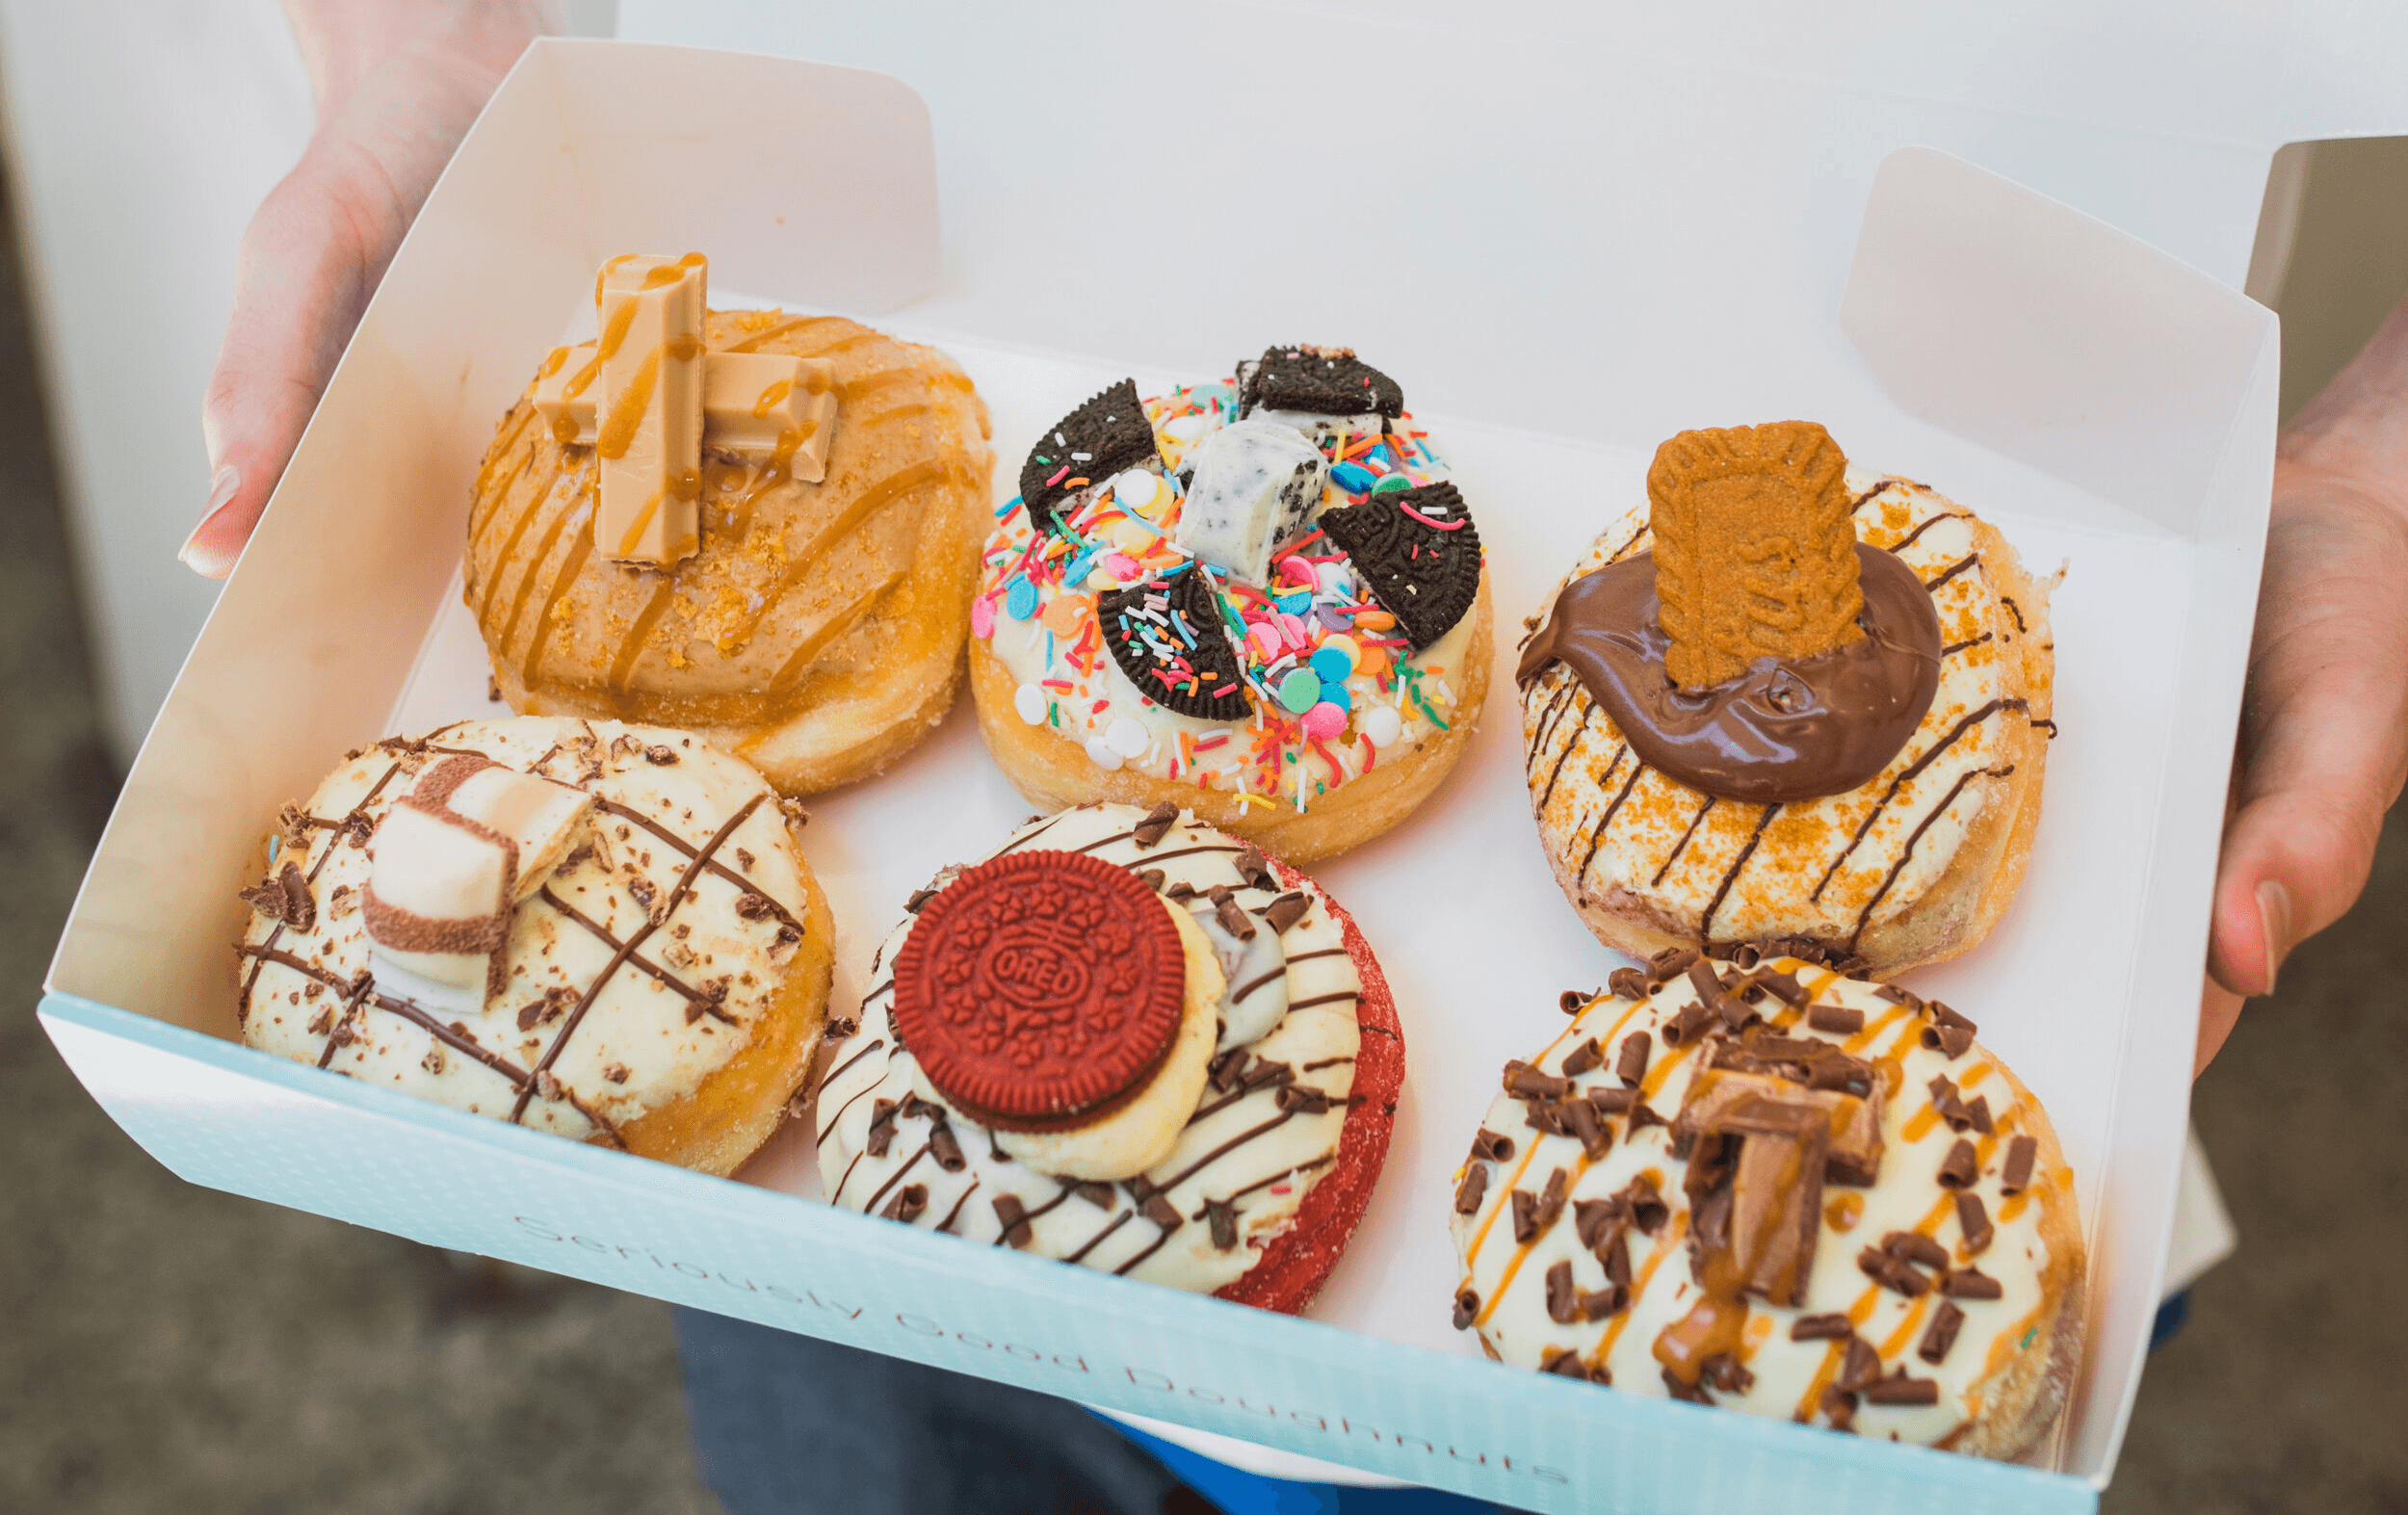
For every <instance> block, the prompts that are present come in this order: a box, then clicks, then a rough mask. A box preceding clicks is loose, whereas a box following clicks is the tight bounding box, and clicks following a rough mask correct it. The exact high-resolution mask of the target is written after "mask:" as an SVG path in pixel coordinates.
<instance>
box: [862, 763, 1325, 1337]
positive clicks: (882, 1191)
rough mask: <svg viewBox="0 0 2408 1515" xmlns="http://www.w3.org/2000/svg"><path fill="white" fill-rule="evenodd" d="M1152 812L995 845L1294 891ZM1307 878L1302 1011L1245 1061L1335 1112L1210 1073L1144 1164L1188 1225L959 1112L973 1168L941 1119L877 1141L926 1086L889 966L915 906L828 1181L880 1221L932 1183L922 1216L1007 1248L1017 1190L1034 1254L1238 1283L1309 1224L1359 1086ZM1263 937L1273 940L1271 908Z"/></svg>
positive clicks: (1242, 896)
mask: <svg viewBox="0 0 2408 1515" xmlns="http://www.w3.org/2000/svg"><path fill="white" fill-rule="evenodd" d="M1144 814H1145V813H1144V812H1143V811H1141V810H1138V809H1136V808H1134V807H1132V806H1128V805H1091V806H1083V807H1081V808H1079V809H1076V810H1065V811H1063V812H1061V813H1060V815H1058V816H1055V817H1052V818H1051V819H1049V820H1045V821H1040V822H1035V823H1031V824H1030V825H1028V826H1026V827H1023V828H1022V829H1021V830H1020V831H1019V832H1017V833H1015V834H1014V835H1013V836H1012V837H1011V838H1010V839H1009V840H1008V841H1007V842H1006V843H1005V844H1004V845H1003V846H1002V847H1001V848H998V849H996V851H995V852H993V853H990V854H988V855H989V856H996V855H1000V854H1001V853H1003V852H1006V851H1011V850H1016V849H1022V848H1038V849H1061V850H1066V851H1081V852H1087V853H1090V854H1092V855H1094V856H1097V857H1101V858H1103V859H1105V860H1106V861H1108V862H1112V863H1116V864H1120V865H1122V866H1124V867H1127V868H1130V869H1132V870H1140V871H1141V870H1146V869H1160V870H1161V871H1162V872H1163V874H1164V875H1165V880H1164V887H1165V888H1168V887H1169V886H1171V885H1173V884H1178V883H1186V884H1187V885H1189V886H1190V887H1191V888H1192V889H1195V890H1196V891H1198V892H1202V891H1205V890H1209V889H1211V888H1212V887H1213V886H1215V885H1222V886H1225V887H1227V888H1229V889H1230V890H1231V891H1233V894H1232V898H1233V899H1234V900H1235V901H1237V902H1238V904H1239V905H1240V906H1241V907H1243V908H1244V909H1245V910H1247V911H1248V912H1259V911H1261V910H1262V909H1264V908H1265V907H1267V906H1268V905H1269V903H1270V901H1272V900H1274V899H1276V898H1278V896H1279V895H1280V894H1282V893H1285V892H1286V891H1285V890H1284V889H1277V888H1274V889H1269V890H1266V889H1261V888H1257V887H1255V886H1253V885H1250V884H1247V883H1246V882H1245V881H1244V879H1243V876H1242V875H1240V874H1239V873H1238V869H1237V863H1236V860H1237V857H1238V854H1239V852H1240V850H1241V844H1240V843H1238V842H1236V841H1234V840H1232V839H1231V838H1229V837H1228V836H1225V835H1223V834H1222V833H1220V832H1218V831H1216V830H1213V829H1212V828H1210V827H1208V826H1203V825H1198V824H1196V823H1194V822H1193V821H1191V820H1189V819H1187V818H1184V817H1183V818H1181V819H1180V820H1179V821H1178V822H1176V823H1173V824H1172V825H1171V826H1170V828H1169V829H1168V830H1167V831H1165V833H1164V834H1163V837H1162V839H1161V840H1160V841H1159V842H1157V843H1156V844H1155V845H1154V846H1152V847H1150V848H1146V847H1139V845H1138V843H1137V841H1136V839H1135V837H1134V836H1133V835H1132V833H1133V831H1134V830H1135V828H1136V825H1137V823H1138V822H1139V821H1141V820H1142V819H1144ZM1298 889H1299V890H1300V891H1301V892H1302V893H1303V894H1304V896H1305V897H1306V899H1307V901H1309V904H1308V907H1307V908H1306V910H1305V912H1304V914H1303V915H1301V916H1299V917H1298V918H1297V919H1296V921H1295V922H1294V923H1293V924H1291V925H1290V926H1289V927H1288V929H1287V930H1286V931H1285V932H1283V933H1281V947H1282V950H1283V962H1282V964H1281V967H1280V970H1279V972H1280V978H1279V980H1277V981H1278V982H1279V983H1280V985H1281V986H1282V987H1283V988H1284V989H1285V991H1286V993H1287V996H1288V1002H1287V1007H1286V1010H1285V1012H1284V1013H1283V1014H1282V1015H1280V1016H1279V1018H1278V1019H1277V1021H1276V1023H1275V1024H1273V1025H1272V1026H1271V1027H1270V1028H1269V1030H1268V1031H1266V1032H1264V1033H1263V1035H1262V1036H1261V1037H1260V1038H1259V1039H1257V1040H1255V1041H1254V1042H1252V1043H1251V1044H1250V1045H1249V1046H1247V1047H1246V1048H1245V1049H1244V1054H1243V1056H1244V1057H1245V1058H1246V1065H1247V1066H1249V1067H1251V1066H1256V1065H1259V1064H1267V1063H1274V1062H1275V1063H1284V1064H1286V1065H1287V1066H1288V1067H1289V1068H1291V1069H1294V1070H1295V1076H1294V1078H1293V1080H1292V1081H1291V1082H1292V1084H1294V1085H1296V1086H1299V1087H1304V1088H1312V1089H1318V1090H1320V1091H1321V1092H1322V1093H1323V1094H1325V1095H1326V1096H1328V1099H1329V1108H1328V1110H1325V1111H1322V1112H1321V1113H1311V1112H1308V1111H1304V1110H1293V1111H1291V1110H1281V1109H1280V1108H1279V1102H1278V1090H1279V1088H1280V1087H1281V1085H1280V1084H1269V1083H1265V1084H1260V1085H1258V1086H1256V1087H1254V1088H1250V1089H1248V1088H1244V1087H1243V1086H1241V1087H1238V1088H1233V1089H1229V1090H1226V1091H1224V1090H1222V1089H1219V1088H1216V1087H1214V1086H1213V1085H1212V1084H1205V1086H1204V1087H1203V1089H1202V1091H1201V1093H1200V1094H1199V1095H1197V1096H1196V1097H1195V1099H1194V1102H1193V1105H1192V1110H1193V1113H1192V1114H1191V1115H1190V1116H1189V1118H1188V1120H1187V1123H1186V1124H1185V1125H1184V1127H1182V1129H1181V1130H1180V1133H1179V1136H1178V1142H1177V1145H1176V1146H1175V1147H1174V1148H1173V1150H1172V1151H1171V1153H1170V1154H1169V1156H1167V1157H1165V1158H1164V1159H1163V1160H1162V1161H1160V1162H1156V1163H1154V1164H1153V1165H1152V1166H1150V1167H1149V1168H1147V1169H1146V1171H1145V1174H1144V1177H1145V1179H1146V1180H1147V1181H1148V1183H1149V1184H1150V1185H1151V1186H1153V1187H1155V1188H1160V1189H1161V1191H1162V1193H1163V1195H1164V1196H1165V1197H1166V1198H1167V1199H1168V1200H1169V1202H1170V1203H1171V1204H1172V1205H1173V1206H1175V1207H1176V1209H1177V1213H1178V1215H1179V1216H1180V1224H1179V1225H1178V1226H1176V1227H1174V1228H1172V1229H1170V1230H1168V1231H1165V1230H1164V1228H1163V1227H1161V1226H1160V1225H1158V1224H1157V1223H1156V1222H1155V1221H1154V1220H1153V1219H1152V1218H1151V1217H1149V1216H1148V1215H1146V1214H1145V1213H1144V1210H1143V1208H1142V1207H1141V1204H1140V1202H1139V1201H1138V1200H1136V1199H1135V1198H1133V1196H1132V1194H1131V1191H1130V1187H1129V1186H1128V1185H1127V1184H1125V1183H1124V1184H1114V1185H1108V1186H1093V1185H1089V1186H1084V1187H1083V1186H1082V1185H1080V1184H1078V1183H1076V1182H1065V1181H1064V1180H1062V1179H1059V1178H1057V1177H1055V1176H1053V1175H1051V1174H1048V1173H1045V1172H1042V1171H1039V1170H1038V1169H1037V1168H1035V1167H1033V1166H1031V1165H1030V1164H1029V1163H1028V1162H1024V1161H1021V1160H1019V1159H1017V1158H1014V1157H1013V1156H1012V1155H1011V1154H1010V1153H1009V1152H1008V1151H1005V1150H1003V1149H1002V1148H1000V1147H998V1146H997V1145H996V1143H995V1141H994V1140H993V1139H991V1135H990V1133H989V1132H988V1131H987V1130H986V1129H985V1128H983V1127H982V1126H980V1125H978V1124H977V1123H976V1122H973V1121H970V1120H967V1119H965V1118H963V1117H961V1116H960V1115H958V1114H955V1115H954V1116H952V1117H951V1118H950V1120H949V1122H948V1124H949V1125H950V1127H951V1129H952V1131H953V1134H954V1137H955V1140H956V1141H957V1142H958V1143H959V1145H960V1149H961V1152H962V1154H963V1156H964V1157H965V1158H966V1159H967V1161H966V1162H964V1163H963V1165H962V1167H961V1168H960V1170H959V1171H956V1172H948V1171H946V1170H945V1169H944V1168H943V1166H942V1165H941V1164H940V1163H939V1162H937V1161H936V1157H935V1154H934V1152H933V1150H932V1148H931V1144H930V1138H931V1136H932V1134H933V1131H934V1122H933V1121H932V1120H930V1119H929V1117H928V1116H927V1115H925V1114H919V1113H914V1114H911V1115H900V1114H899V1115H897V1116H895V1117H894V1120H893V1125H894V1127H895V1135H894V1137H893V1139H892V1141H891V1142H890V1143H889V1144H888V1146H887V1148H886V1151H885V1153H884V1155H882V1156H879V1155H874V1154H872V1153H871V1152H870V1151H869V1140H870V1128H871V1126H872V1124H873V1122H874V1119H875V1113H874V1112H875V1111H876V1110H877V1104H878V1102H879V1101H880V1100H892V1101H895V1102H896V1103H897V1104H899V1105H900V1104H901V1102H902V1101H903V1096H904V1095H905V1094H908V1093H912V1092H915V1090H919V1089H922V1088H924V1087H925V1085H926V1084H927V1081H926V1079H925V1078H924V1077H921V1076H920V1075H919V1074H918V1071H917V1070H918V1063H917V1062H916V1060H915V1059H914V1058H912V1057H911V1055H910V1054H909V1053H908V1052H905V1051H903V1050H900V1049H899V1048H898V1047H897V1045H896V1038H895V1031H894V1023H893V1006H894V980H893V978H892V977H891V975H885V974H883V973H882V972H881V971H880V968H881V966H882V965H885V964H891V963H892V962H893V961H894V960H895V954H896V953H898V952H899V951H901V950H902V947H903V941H904V939H905V938H906V937H907V936H908V935H909V934H910V931H911V927H912V925H913V920H914V918H911V917H906V918H905V919H904V920H903V924H902V925H900V926H898V927H896V928H895V930H894V932H893V933H892V934H891V935H889V936H888V937H887V939H886V941H885V943H884V945H882V946H881V947H880V948H879V949H878V953H877V958H876V959H875V964H874V967H873V970H872V972H873V978H874V979H875V980H877V981H876V986H875V987H874V988H873V989H872V990H871V992H870V994H869V996H868V997H867V999H866V1000H865V1002H864V1004H863V1006H862V1010H861V1017H860V1024H859V1025H858V1027H856V1028H855V1029H854V1030H853V1031H852V1032H851V1034H850V1035H848V1036H846V1037H845V1038H844V1039H843V1040H842V1041H840V1042H839V1043H837V1045H836V1046H834V1047H833V1048H832V1049H830V1051H829V1053H828V1056H827V1066H828V1070H829V1071H828V1073H827V1074H826V1076H825V1078H824V1081H823V1082H822V1084H821V1085H820V1093H819V1121H820V1136H819V1139H820V1173H821V1181H822V1184H823V1186H824V1188H825V1189H826V1191H827V1194H828V1197H829V1199H830V1201H831V1202H832V1203H835V1204H840V1205H846V1206H850V1207H851V1208H853V1209H856V1210H864V1211H869V1212H872V1213H874V1214H875V1213H877V1211H879V1210H880V1209H882V1208H883V1207H885V1206H886V1205H887V1204H888V1203H889V1201H890V1200H891V1198H892V1197H893V1194H894V1193H895V1191H896V1190H897V1188H900V1187H902V1186H904V1185H908V1184H925V1185H926V1186H928V1199H927V1204H926V1207H925V1208H924V1209H923V1210H922V1211H921V1213H920V1215H918V1216H917V1218H916V1219H915V1221H914V1223H915V1224H918V1225H923V1226H930V1227H934V1228H936V1229H938V1230H943V1231H950V1232H952V1233H954V1234H955V1235H957V1236H960V1237H962V1238H964V1239H966V1240H968V1241H977V1242H982V1243H996V1242H1000V1241H1001V1240H1002V1237H1003V1225H1002V1223H1001V1221H999V1220H998V1218H997V1216H996V1212H995V1208H994V1203H993V1202H994V1200H995V1199H997V1198H998V1197H1000V1196H1004V1195H1009V1196H1011V1197H1012V1198H1014V1199H1017V1200H1018V1201H1019V1202H1020V1204H1021V1206H1022V1208H1023V1209H1024V1210H1025V1211H1026V1212H1027V1214H1028V1215H1029V1221H1028V1226H1029V1241H1028V1249H1029V1250H1030V1251H1032V1252H1034V1253H1036V1254H1037V1255H1039V1256H1043V1257H1053V1258H1060V1259H1063V1260H1065V1261H1070V1262H1076V1263H1080V1264H1083V1265H1085V1266H1086V1267H1096V1268H1102V1269H1104V1270H1106V1271H1109V1272H1119V1273H1126V1274H1128V1275H1130V1276H1132V1277H1136V1278H1143V1279H1147V1280H1149V1281H1151V1282H1155V1283H1161V1284H1167V1285H1169V1286H1171V1287H1173V1288H1177V1289H1188V1290H1192V1291H1195V1292H1197V1293H1210V1292H1212V1291H1214V1290H1217V1289H1220V1288H1222V1287H1224V1286H1226V1285H1228V1284H1231V1283H1234V1282H1236V1281H1237V1280H1238V1279H1239V1278H1240V1277H1242V1276H1243V1274H1244V1273H1245V1272H1246V1270H1247V1269H1248V1268H1249V1267H1252V1266H1253V1265H1254V1262H1255V1260H1256V1258H1257V1257H1258V1256H1259V1255H1260V1252H1261V1249H1262V1247H1263V1246H1264V1245H1266V1244H1268V1243H1269V1241H1272V1240H1274V1239H1276V1238H1277V1237H1278V1236H1279V1235H1280V1234H1281V1233H1282V1232H1284V1231H1285V1230H1286V1229H1287V1228H1288V1226H1289V1224H1290V1223H1291V1222H1292V1221H1294V1219H1295V1218H1296V1210H1297V1208H1298V1207H1299V1206H1300V1205H1302V1203H1303V1201H1304V1196H1305V1194H1306V1193H1307V1192H1308V1191H1309V1190H1310V1189H1311V1188H1312V1187H1313V1185H1314V1184H1315V1183H1317V1182H1319V1180H1320V1178H1321V1177H1322V1174H1324V1173H1325V1172H1327V1171H1328V1164H1329V1162H1330V1161H1331V1160H1332V1159H1333V1158H1334V1157H1335V1156H1336V1154H1337V1150H1338V1142H1339V1138H1340V1134H1341V1132H1342V1130H1343V1128H1344V1126H1345V1123H1346V1110H1347V1097H1348V1095H1349V1094H1350V1093H1352V1091H1353V1087H1354V1057H1355V1053H1356V1051H1357V1049H1358V1046H1359V1044H1360V1038H1361V1031H1360V1028H1359V1026H1358V1024H1357V1022H1356V1019H1355V998H1356V996H1357V995H1358V994H1359V993H1360V992H1361V988H1362V983H1361V980H1360V979H1359V977H1358V976H1357V974H1356V973H1355V969H1354V963H1353V959H1352V958H1350V957H1349V956H1348V954H1347V951H1346V944H1345V938H1344V935H1343V932H1342V929H1341V927H1339V925H1338V923H1337V921H1336V920H1335V919H1334V918H1333V917H1332V916H1331V915H1330V913H1329V911H1328V909H1327V907H1326V905H1325V903H1324V902H1323V900H1322V895H1321V892H1320V891H1319V889H1317V888H1316V887H1315V886H1314V885H1313V884H1312V883H1311V882H1310V881H1309V880H1307V881H1305V882H1303V883H1301V884H1299V885H1298ZM1256 934H1257V936H1263V935H1268V934H1269V928H1268V927H1267V926H1266V925H1265V924H1264V923H1263V922H1262V920H1261V918H1260V917H1259V915H1258V916H1257V917H1256ZM1263 987H1264V985H1263V983H1262V982H1261V980H1259V979H1258V980H1243V979H1233V980H1231V981H1230V983H1229V985H1228V989H1227V995H1228V997H1229V999H1230V1000H1231V1001H1232V1002H1234V1004H1235V1005H1236V1006H1241V1007H1243V1006H1244V1005H1245V1003H1246V1002H1247V1001H1248V1000H1250V999H1251V998H1252V996H1253V995H1255V994H1259V993H1261V992H1262V990H1263ZM922 1098H924V1099H925V1098H927V1095H926V1094H925V1093H923V1094H922ZM1089 1194H1093V1195H1094V1196H1095V1197H1093V1198H1090V1197H1088V1195H1089ZM1208 1200H1209V1201H1223V1202H1227V1203H1229V1204H1231V1205H1234V1207H1235V1225H1236V1232H1237V1240H1236V1244H1235V1245H1233V1246H1232V1247H1230V1248H1228V1249H1227V1250H1222V1249H1220V1248H1217V1247H1216V1246H1215V1245H1214V1244H1213V1240H1212V1229H1213V1228H1212V1226H1211V1224H1210V1223H1209V1220H1208V1217H1207V1211H1206V1202H1207V1201H1208Z"/></svg>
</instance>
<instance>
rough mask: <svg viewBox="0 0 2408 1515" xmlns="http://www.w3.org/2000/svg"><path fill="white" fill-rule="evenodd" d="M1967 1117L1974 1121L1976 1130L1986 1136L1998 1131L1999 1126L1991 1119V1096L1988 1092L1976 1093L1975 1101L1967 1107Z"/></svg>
mask: <svg viewBox="0 0 2408 1515" xmlns="http://www.w3.org/2000/svg"><path fill="white" fill-rule="evenodd" d="M1965 1117H1966V1119H1968V1120H1970V1121H1972V1122H1973V1126H1974V1129H1975V1130H1976V1131H1978V1132H1980V1133H1981V1134H1982V1135H1983V1136H1992V1135H1994V1134H1996V1132H1997V1131H1998V1127H1997V1126H1995V1125H1994V1124H1992V1123H1991V1120H1990V1096H1988V1095H1987V1094H1976V1095H1975V1096H1974V1097H1973V1102H1972V1103H1971V1104H1969V1105H1967V1106H1966V1107H1965Z"/></svg>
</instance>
